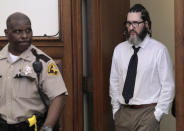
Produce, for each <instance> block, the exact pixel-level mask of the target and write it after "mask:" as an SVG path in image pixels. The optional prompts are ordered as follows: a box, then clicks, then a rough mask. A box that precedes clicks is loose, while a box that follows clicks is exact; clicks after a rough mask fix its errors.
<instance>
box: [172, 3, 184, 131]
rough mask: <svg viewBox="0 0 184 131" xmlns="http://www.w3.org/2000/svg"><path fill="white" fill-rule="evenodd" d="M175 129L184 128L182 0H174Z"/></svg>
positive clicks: (183, 22)
mask: <svg viewBox="0 0 184 131" xmlns="http://www.w3.org/2000/svg"><path fill="white" fill-rule="evenodd" d="M174 2H175V64H176V66H175V67H176V68H175V73H176V74H175V76H176V77H175V80H176V130H177V131H183V129H184V124H183V123H184V110H183V109H184V1H183V0H175V1H174Z"/></svg>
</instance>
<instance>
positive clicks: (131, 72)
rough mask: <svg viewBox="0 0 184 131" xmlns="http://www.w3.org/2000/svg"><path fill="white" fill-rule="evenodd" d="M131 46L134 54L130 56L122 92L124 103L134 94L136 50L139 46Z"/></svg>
mask: <svg viewBox="0 0 184 131" xmlns="http://www.w3.org/2000/svg"><path fill="white" fill-rule="evenodd" d="M132 48H133V49H134V54H133V55H132V57H131V58H130V62H129V65H128V71H127V76H126V80H125V84H124V89H123V93H122V95H123V97H124V99H125V103H126V104H128V103H129V100H130V99H131V98H132V97H133V94H134V86H135V79H136V73H137V63H138V56H137V52H138V51H139V49H140V47H138V48H135V46H132Z"/></svg>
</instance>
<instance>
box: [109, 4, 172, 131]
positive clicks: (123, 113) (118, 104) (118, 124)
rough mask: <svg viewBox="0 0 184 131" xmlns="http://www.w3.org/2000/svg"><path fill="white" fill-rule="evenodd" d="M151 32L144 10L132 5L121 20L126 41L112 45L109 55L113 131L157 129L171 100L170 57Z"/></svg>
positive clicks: (156, 130) (152, 130)
mask: <svg viewBox="0 0 184 131" xmlns="http://www.w3.org/2000/svg"><path fill="white" fill-rule="evenodd" d="M151 35H152V32H151V20H150V16H149V13H148V11H147V10H146V9H145V7H144V6H143V5H141V4H136V5H134V6H133V7H132V8H131V9H130V10H129V11H128V14H127V20H126V22H125V23H124V36H125V38H126V39H127V41H125V42H122V43H120V44H118V45H117V46H116V47H115V49H114V53H113V58H112V66H111V74H110V97H111V104H112V111H113V118H114V122H115V128H116V131H159V126H160V120H161V118H162V117H163V115H164V114H168V111H169V107H170V104H171V103H172V101H173V98H174V90H175V89H174V88H175V87H174V78H173V65H172V62H171V58H170V55H169V52H168V50H167V48H166V47H165V45H164V44H162V43H161V42H159V41H157V40H155V39H153V38H151Z"/></svg>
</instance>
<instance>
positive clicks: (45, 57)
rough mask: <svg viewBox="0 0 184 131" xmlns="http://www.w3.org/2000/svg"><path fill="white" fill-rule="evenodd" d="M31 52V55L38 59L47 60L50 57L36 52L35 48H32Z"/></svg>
mask: <svg viewBox="0 0 184 131" xmlns="http://www.w3.org/2000/svg"><path fill="white" fill-rule="evenodd" d="M31 52H32V53H33V55H34V56H35V57H36V58H38V59H42V60H43V61H44V62H46V63H47V62H48V61H49V60H50V58H49V57H48V56H46V55H44V54H37V51H36V49H34V48H32V49H31Z"/></svg>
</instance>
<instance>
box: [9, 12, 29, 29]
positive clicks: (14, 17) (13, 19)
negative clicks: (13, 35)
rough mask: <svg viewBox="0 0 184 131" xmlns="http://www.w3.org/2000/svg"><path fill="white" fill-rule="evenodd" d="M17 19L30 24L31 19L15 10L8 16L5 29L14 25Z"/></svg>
mask: <svg viewBox="0 0 184 131" xmlns="http://www.w3.org/2000/svg"><path fill="white" fill-rule="evenodd" d="M17 21H27V22H28V23H29V24H31V21H30V19H29V17H28V16H27V15H25V14H23V13H20V12H16V13H13V14H11V15H10V16H9V17H8V19H7V21H6V26H7V29H8V28H11V26H12V25H14V24H15V23H16V22H17Z"/></svg>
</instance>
